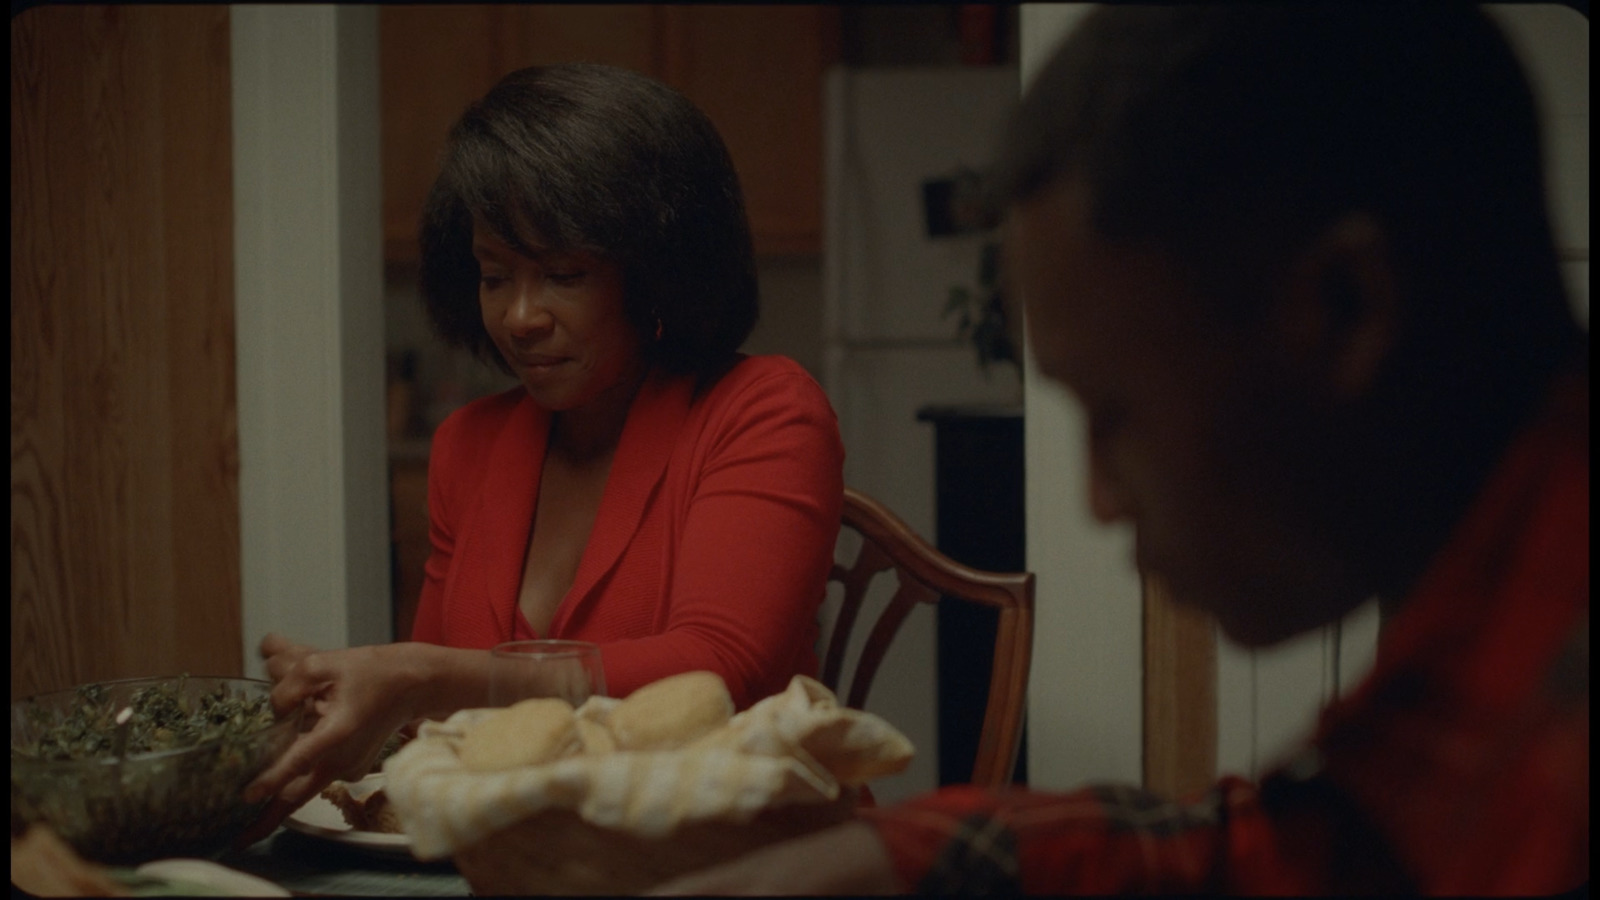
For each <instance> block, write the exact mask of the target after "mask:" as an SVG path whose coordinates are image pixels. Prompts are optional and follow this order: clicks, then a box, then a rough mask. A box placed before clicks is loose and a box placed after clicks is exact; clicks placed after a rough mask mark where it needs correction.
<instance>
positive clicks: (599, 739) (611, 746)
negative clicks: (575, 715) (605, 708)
mask: <svg viewBox="0 0 1600 900" xmlns="http://www.w3.org/2000/svg"><path fill="white" fill-rule="evenodd" d="M577 724H578V741H579V742H580V743H581V744H582V745H583V752H584V754H586V755H588V756H596V755H598V754H601V753H615V752H616V749H617V739H616V738H614V737H612V736H611V729H609V728H607V727H606V726H604V725H601V724H600V723H599V722H596V721H594V720H593V719H578V720H577Z"/></svg>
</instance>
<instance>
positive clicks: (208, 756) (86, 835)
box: [11, 676, 301, 865]
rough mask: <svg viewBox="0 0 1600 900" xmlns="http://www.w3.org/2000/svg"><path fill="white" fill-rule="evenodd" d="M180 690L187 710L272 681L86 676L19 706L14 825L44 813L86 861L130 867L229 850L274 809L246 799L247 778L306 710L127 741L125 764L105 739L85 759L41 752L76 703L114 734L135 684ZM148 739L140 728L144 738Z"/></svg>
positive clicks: (268, 688)
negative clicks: (254, 723) (236, 726)
mask: <svg viewBox="0 0 1600 900" xmlns="http://www.w3.org/2000/svg"><path fill="white" fill-rule="evenodd" d="M168 687H170V688H171V689H172V693H171V696H172V697H174V698H175V699H176V701H177V702H178V703H179V704H181V705H182V707H183V709H184V710H185V712H190V713H192V711H194V710H197V709H200V708H201V707H202V703H203V702H205V698H207V697H208V696H210V697H213V698H225V699H229V700H242V701H253V700H256V699H257V698H263V697H268V696H269V695H270V694H271V692H272V684H271V682H267V681H260V680H256V679H249V678H216V677H200V676H179V677H166V678H133V679H126V680H121V681H105V682H99V683H96V684H93V685H80V686H78V687H75V688H69V689H67V690H64V691H55V692H52V693H48V694H40V695H37V696H34V697H29V698H27V699H24V700H16V701H13V702H12V704H11V830H12V834H17V833H19V832H20V830H21V829H22V828H24V827H26V826H27V825H28V824H30V823H34V822H44V823H47V824H49V825H50V827H51V828H53V829H54V830H55V831H56V833H57V834H59V835H61V837H62V838H63V839H64V840H66V841H67V843H69V844H71V845H72V846H73V848H74V849H76V850H77V851H78V852H79V853H80V854H82V855H83V856H84V857H85V858H87V859H92V860H95V861H96V862H101V863H107V864H111V865H133V864H138V863H143V862H148V861H150V860H153V859H164V858H169V857H200V858H204V857H209V856H213V855H215V854H217V853H218V852H220V851H222V850H225V849H227V848H228V846H229V845H230V844H232V843H233V841H234V839H236V838H237V837H238V836H239V835H240V834H241V833H243V832H244V829H245V828H246V827H247V826H249V825H250V823H251V822H253V821H254V820H255V819H256V817H257V816H258V815H259V814H260V813H261V811H262V810H263V809H264V808H265V807H266V804H267V801H265V800H263V801H261V802H259V803H253V804H252V803H245V802H244V797H243V795H244V789H245V787H246V786H247V785H248V784H249V783H250V782H251V781H252V780H253V779H254V778H255V777H256V776H257V775H259V774H260V773H261V772H262V771H264V770H265V769H266V768H267V766H268V765H269V764H270V763H271V762H272V761H273V760H274V759H276V758H277V757H278V756H279V754H281V753H283V752H284V751H285V750H286V749H288V747H289V744H290V743H292V742H293V740H294V737H295V734H296V733H297V732H298V731H299V730H300V717H301V711H300V710H298V709H297V710H296V711H295V712H294V713H293V714H292V715H290V716H287V717H284V718H280V719H277V720H275V721H271V722H268V723H264V724H262V725H261V727H259V728H255V729H248V728H246V729H243V730H240V731H237V732H236V733H235V732H229V733H224V734H222V735H221V736H217V737H212V738H210V739H208V740H196V741H193V742H191V743H189V744H188V745H187V746H172V747H169V748H167V749H158V750H143V752H137V751H138V750H139V749H140V748H142V747H143V746H148V745H149V743H150V742H148V741H145V740H130V741H129V746H128V748H127V753H126V755H125V756H123V758H122V759H121V760H120V761H119V760H118V759H116V758H114V757H113V755H112V753H111V751H110V749H109V746H110V745H109V739H108V741H107V742H106V744H105V746H103V747H102V748H100V749H99V750H97V751H96V752H94V753H93V754H88V755H85V757H84V758H81V759H42V758H37V757H35V756H30V755H29V752H30V751H37V749H38V743H39V739H40V736H41V735H43V734H45V733H46V732H47V731H49V730H51V729H53V728H57V727H59V726H60V725H61V723H63V722H65V721H67V720H68V719H69V717H72V716H73V714H74V712H79V714H80V715H79V721H82V720H83V718H84V716H85V715H87V717H88V718H90V719H92V720H94V721H96V722H98V723H100V724H98V725H96V726H95V733H96V734H101V733H106V734H107V737H108V738H109V731H110V730H111V729H110V728H109V727H107V724H106V723H110V722H111V721H112V720H113V719H114V718H115V716H116V714H117V712H118V711H119V710H121V709H122V708H123V707H125V706H128V705H129V704H130V703H132V702H133V699H134V694H135V692H137V691H140V690H143V689H147V688H168ZM143 736H145V735H144V734H143V733H141V737H143Z"/></svg>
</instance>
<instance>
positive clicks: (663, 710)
mask: <svg viewBox="0 0 1600 900" xmlns="http://www.w3.org/2000/svg"><path fill="white" fill-rule="evenodd" d="M732 717H733V697H732V696H730V695H729V694H728V686H727V685H725V684H723V683H722V677H721V676H720V675H718V674H716V673H715V672H703V671H702V672H684V673H683V674H681V675H672V676H669V677H667V678H663V679H661V680H660V681H657V682H654V683H653V684H647V685H645V686H644V687H642V688H639V689H638V690H636V691H634V692H633V693H632V694H629V695H628V697H627V699H625V700H623V701H622V702H621V703H619V704H617V707H616V709H613V710H612V711H611V719H610V724H611V733H612V735H613V736H615V737H616V739H617V748H618V749H620V750H673V749H676V748H678V747H682V746H683V745H684V744H687V743H689V742H690V741H692V740H694V739H695V738H697V737H700V736H701V735H703V734H706V733H708V732H711V731H714V730H715V729H717V728H720V727H722V726H723V725H724V724H726V723H727V721H728V719H730V718H732Z"/></svg>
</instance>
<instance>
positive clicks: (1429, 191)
mask: <svg viewBox="0 0 1600 900" xmlns="http://www.w3.org/2000/svg"><path fill="white" fill-rule="evenodd" d="M1541 152H1542V151H1541V145H1540V136H1539V123H1538V114H1537V110H1536V107H1535V103H1534V99H1533V94H1532V91H1531V88H1530V86H1529V84H1528V81H1527V79H1526V77H1525V76H1524V74H1523V72H1522V68H1521V66H1520V65H1519V64H1518V62H1517V59H1516V57H1515V55H1514V53H1513V51H1512V49H1511V47H1510V46H1509V44H1508V43H1507V41H1506V39H1505V38H1504V36H1503V35H1502V34H1501V33H1500V31H1499V29H1498V28H1496V27H1495V25H1494V24H1493V23H1492V22H1490V21H1489V20H1488V18H1487V17H1486V16H1485V15H1484V13H1482V12H1481V11H1480V10H1478V9H1477V8H1476V7H1468V6H1464V5H1461V4H1437V3H1416V4H1413V3H1404V4H1392V5H1391V4H1363V3H1349V4H1343V3H1341V4H1315V5H1311V4H1298V3H1287V4H1276V3H1274V4H1240V5H1234V6H1184V5H1179V6H1170V7H1168V6H1140V5H1130V6H1120V7H1119V6H1112V7H1102V8H1099V9H1097V10H1095V12H1093V13H1092V14H1090V15H1089V16H1088V17H1086V19H1085V20H1084V21H1083V22H1082V23H1081V24H1080V26H1079V27H1078V28H1077V29H1076V31H1075V32H1074V33H1073V34H1071V35H1070V36H1069V38H1068V39H1067V40H1066V41H1065V43H1064V44H1063V46H1062V47H1061V48H1060V49H1059V50H1058V51H1057V52H1056V53H1055V55H1054V56H1053V57H1052V58H1051V59H1050V61H1049V62H1048V63H1047V64H1046V65H1045V66H1044V67H1043V69H1042V70H1041V71H1040V73H1039V75H1038V77H1037V78H1036V79H1035V80H1034V82H1033V83H1032V85H1031V86H1030V87H1029V89H1028V90H1027V93H1026V96H1025V97H1024V99H1023V102H1022V104H1021V106H1020V109H1019V110H1018V112H1017V114H1016V116H1015V118H1014V119H1013V122H1012V124H1011V126H1010V128H1009V131H1008V133H1007V135H1006V139H1005V141H1004V144H1003V148H1002V150H1001V154H1000V158H999V160H998V162H997V164H996V166H995V168H994V170H993V172H992V173H991V181H990V188H991V191H992V194H991V203H992V205H993V206H994V207H995V209H996V211H997V212H998V211H1001V210H1003V209H1004V208H1005V207H1008V206H1010V205H1012V204H1014V203H1016V202H1019V201H1023V200H1026V199H1028V198H1030V197H1032V196H1034V195H1035V194H1037V193H1038V192H1040V191H1041V190H1043V189H1044V188H1045V187H1046V186H1048V185H1050V184H1052V183H1055V182H1056V181H1058V180H1060V179H1063V178H1066V177H1071V178H1074V179H1079V180H1081V182H1082V183H1083V184H1084V185H1086V186H1087V189H1088V196H1089V201H1090V204H1091V210H1092V212H1091V216H1092V224H1093V226H1094V228H1095V229H1096V231H1097V233H1098V234H1099V235H1100V236H1101V237H1103V238H1105V239H1108V240H1111V241H1117V242H1124V243H1128V244H1135V245H1140V244H1142V245H1148V246H1151V247H1154V248H1159V249H1161V250H1163V251H1165V252H1168V253H1170V254H1171V255H1172V256H1173V257H1174V258H1175V259H1177V260H1179V261H1180V262H1182V263H1184V264H1186V265H1187V266H1188V267H1189V268H1190V270H1191V271H1192V272H1193V273H1194V276H1195V279H1196V283H1197V285H1198V286H1200V287H1202V288H1205V289H1208V290H1207V293H1209V294H1211V295H1213V296H1214V297H1215V298H1216V299H1217V300H1218V301H1219V305H1220V306H1222V307H1227V306H1228V305H1229V303H1230V302H1231V303H1234V304H1237V305H1239V306H1241V307H1245V308H1246V309H1248V308H1249V307H1251V306H1253V303H1252V298H1253V297H1255V296H1257V295H1258V294H1259V289H1260V288H1261V287H1262V285H1263V281H1264V279H1266V278H1270V277H1271V275H1272V267H1273V266H1274V265H1277V264H1282V263H1283V262H1285V261H1287V259H1288V258H1289V256H1290V254H1292V253H1293V252H1294V251H1295V250H1297V249H1299V248H1301V247H1303V246H1304V245H1305V243H1306V242H1307V241H1308V240H1310V239H1312V238H1313V237H1315V236H1316V235H1317V234H1319V233H1321V231H1322V230H1323V229H1325V228H1326V227H1327V226H1328V225H1329V224H1331V223H1332V222H1334V221H1335V220H1337V218H1338V217H1340V216H1341V215H1343V214H1346V213H1349V212H1352V211H1364V212H1367V213H1369V214H1371V215H1373V216H1374V218H1376V219H1377V220H1378V221H1379V222H1380V223H1381V224H1382V226H1383V227H1384V229H1385V233H1386V236H1387V238H1388V240H1389V241H1390V250H1391V253H1392V259H1393V262H1394V264H1395V267H1396V270H1397V274H1398V276H1399V278H1400V280H1401V282H1402V285H1403V288H1404V289H1405V290H1406V292H1407V294H1408V298H1409V300H1410V301H1411V302H1413V303H1416V304H1421V305H1422V307H1423V309H1424V312H1425V314H1427V315H1428V316H1429V317H1430V318H1431V317H1434V316H1446V317H1458V316H1465V317H1466V318H1468V319H1471V322H1470V324H1469V323H1466V322H1463V326H1462V327H1466V328H1471V329H1473V330H1474V331H1478V332H1479V333H1480V334H1486V333H1495V332H1499V333H1500V334H1501V336H1502V337H1504V338H1506V339H1508V340H1514V339H1515V338H1514V337H1511V336H1509V335H1507V334H1506V333H1505V332H1504V329H1505V328H1506V327H1508V325H1509V327H1511V328H1512V329H1513V330H1519V329H1520V328H1523V327H1533V326H1531V325H1530V324H1529V323H1530V316H1531V317H1532V318H1534V319H1537V318H1540V317H1539V316H1538V315H1537V314H1536V313H1535V312H1534V311H1533V310H1531V309H1530V307H1533V306H1539V307H1541V308H1542V309H1543V310H1544V313H1545V315H1544V317H1543V318H1545V319H1549V318H1551V317H1555V316H1557V315H1558V314H1559V315H1560V316H1561V317H1569V316H1570V312H1569V311H1568V308H1567V306H1566V303H1565V300H1564V299H1563V296H1564V295H1563V290H1562V286H1561V278H1560V271H1559V266H1558V263H1557V258H1556V252H1555V245H1554V240H1553V238H1552V235H1551V231H1550V225H1549V219H1548V214H1547V211H1546V197H1545V190H1544V181H1543V174H1542V173H1543V169H1542V159H1541ZM1511 301H1515V312H1514V313H1512V312H1511ZM1508 320H1514V321H1510V322H1508ZM1519 323H1520V324H1519ZM1546 324H1548V323H1546Z"/></svg>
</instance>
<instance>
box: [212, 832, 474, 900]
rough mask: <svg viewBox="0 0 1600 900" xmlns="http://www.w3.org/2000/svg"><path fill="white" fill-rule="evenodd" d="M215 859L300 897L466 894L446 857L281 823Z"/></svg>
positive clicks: (467, 894) (464, 885) (460, 877)
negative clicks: (423, 856) (429, 857)
mask: <svg viewBox="0 0 1600 900" xmlns="http://www.w3.org/2000/svg"><path fill="white" fill-rule="evenodd" d="M215 861H216V862H217V863H218V864H219V865H223V866H226V867H228V868H230V869H235V870H238V871H240V872H244V873H247V874H250V875H254V876H256V877H257V878H261V879H264V880H266V881H269V882H271V883H273V884H275V885H277V886H279V887H281V888H283V889H284V890H287V891H288V892H289V893H290V894H292V895H295V896H300V897H330V896H331V897H337V896H362V897H466V896H470V895H471V890H470V889H469V888H468V886H467V881H466V879H465V878H463V877H462V876H461V873H459V872H458V871H456V868H455V866H454V865H453V864H452V863H451V862H450V861H449V860H448V859H446V860H441V861H437V862H424V861H422V860H419V859H416V858H415V857H413V856H411V855H410V854H408V853H404V852H399V853H397V852H393V851H389V850H383V851H376V850H373V849H369V848H366V847H362V846H359V845H354V844H351V843H347V842H342V841H339V840H337V839H329V838H326V837H319V836H315V835H311V834H305V833H303V832H300V831H295V830H291V829H289V828H281V827H280V828H279V829H278V830H277V831H275V832H273V833H272V834H270V835H268V836H267V837H265V838H262V839H261V840H259V841H257V842H256V843H254V844H251V845H250V846H248V847H245V848H243V849H240V850H233V851H229V852H227V853H224V854H222V855H221V856H219V857H217V858H216V860H215Z"/></svg>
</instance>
